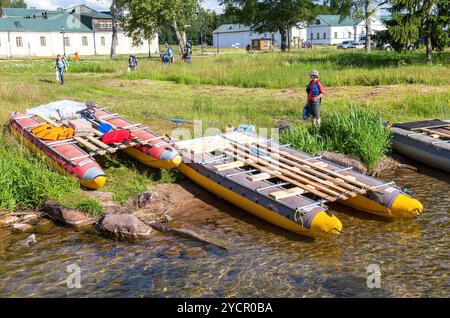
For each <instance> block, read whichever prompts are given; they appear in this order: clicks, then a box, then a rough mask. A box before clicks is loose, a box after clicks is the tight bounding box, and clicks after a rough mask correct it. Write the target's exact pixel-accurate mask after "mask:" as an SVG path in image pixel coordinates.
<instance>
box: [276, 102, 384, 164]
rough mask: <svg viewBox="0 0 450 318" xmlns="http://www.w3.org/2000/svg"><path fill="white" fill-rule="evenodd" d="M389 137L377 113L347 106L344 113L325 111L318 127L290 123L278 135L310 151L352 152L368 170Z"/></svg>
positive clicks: (349, 153) (284, 141)
mask: <svg viewBox="0 0 450 318" xmlns="http://www.w3.org/2000/svg"><path fill="white" fill-rule="evenodd" d="M390 137H391V136H390V133H389V131H388V130H385V129H384V125H383V118H382V117H381V116H380V115H379V114H377V113H374V112H371V111H367V110H365V109H362V108H355V107H350V109H349V111H348V112H346V113H336V112H333V113H329V114H327V115H326V116H324V118H323V120H322V125H321V126H320V127H314V126H305V125H301V126H295V127H292V128H291V129H289V130H288V131H287V132H286V133H283V134H281V138H280V139H281V141H282V143H289V144H292V146H293V147H295V148H297V149H300V150H302V151H304V152H307V153H310V154H313V155H316V154H317V153H318V152H320V151H324V150H326V151H337V152H341V153H345V154H348V155H352V156H354V157H356V158H358V159H360V160H361V161H362V162H363V163H364V164H365V165H366V166H367V167H368V169H369V170H372V169H373V168H374V167H375V165H376V163H377V162H378V160H380V158H381V157H382V156H383V155H384V154H386V153H387V152H388V151H389V150H390Z"/></svg>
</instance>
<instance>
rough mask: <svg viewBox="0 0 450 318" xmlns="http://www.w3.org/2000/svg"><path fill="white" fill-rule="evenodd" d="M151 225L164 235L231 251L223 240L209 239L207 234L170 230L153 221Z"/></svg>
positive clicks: (164, 225)
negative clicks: (167, 234)
mask: <svg viewBox="0 0 450 318" xmlns="http://www.w3.org/2000/svg"><path fill="white" fill-rule="evenodd" d="M149 225H150V226H151V227H153V228H154V229H156V230H158V231H160V232H163V233H169V234H173V235H176V236H179V237H182V238H186V239H189V240H194V241H198V242H201V243H205V244H211V245H214V246H217V247H219V248H221V249H223V250H230V247H229V246H228V244H227V243H225V242H222V241H221V240H218V239H216V238H212V237H209V236H207V235H205V234H200V233H197V232H195V231H192V230H188V229H179V228H169V227H168V226H167V225H166V224H163V223H160V222H157V221H151V222H149Z"/></svg>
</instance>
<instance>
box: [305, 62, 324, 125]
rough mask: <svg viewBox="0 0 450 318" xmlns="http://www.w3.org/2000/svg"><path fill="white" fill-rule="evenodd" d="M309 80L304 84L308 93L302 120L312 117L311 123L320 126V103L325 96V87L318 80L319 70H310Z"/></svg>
mask: <svg viewBox="0 0 450 318" xmlns="http://www.w3.org/2000/svg"><path fill="white" fill-rule="evenodd" d="M309 76H310V78H311V81H310V82H309V84H308V85H306V93H307V94H308V97H307V103H306V106H305V108H304V109H303V120H308V118H309V117H311V116H312V117H313V125H317V126H320V104H321V102H322V97H323V96H325V89H324V88H323V85H322V83H321V82H320V81H319V72H318V71H316V70H313V71H311V73H310V74H309Z"/></svg>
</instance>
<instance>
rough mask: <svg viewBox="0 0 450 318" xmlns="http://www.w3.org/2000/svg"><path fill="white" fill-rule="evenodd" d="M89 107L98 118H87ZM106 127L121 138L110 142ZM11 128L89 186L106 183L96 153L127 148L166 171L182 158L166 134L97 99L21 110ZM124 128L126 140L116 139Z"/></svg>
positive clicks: (38, 150)
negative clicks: (95, 101)
mask: <svg viewBox="0 0 450 318" xmlns="http://www.w3.org/2000/svg"><path fill="white" fill-rule="evenodd" d="M86 110H89V114H90V115H91V116H92V117H93V118H95V119H96V120H97V122H92V124H91V123H89V122H88V121H87V120H89V121H91V120H90V119H89V118H86V117H84V116H83V112H85V111H86ZM83 117H84V118H83ZM83 123H84V124H83ZM86 123H87V130H86V129H85V130H84V131H82V129H81V130H79V128H80V126H83V127H84V128H86V125H85V124H86ZM96 125H97V126H96ZM105 126H108V127H109V129H110V130H111V131H110V132H109V133H110V134H113V135H114V137H115V138H116V140H114V139H113V140H112V142H108V143H105V136H106V134H107V133H108V132H105V131H101V129H99V128H101V127H105ZM10 127H11V131H12V132H13V133H14V134H15V135H16V136H17V137H18V138H19V139H20V140H21V141H23V142H24V143H25V145H26V146H27V147H29V148H30V149H31V150H32V151H35V152H39V153H42V154H44V155H46V156H47V157H48V158H49V160H50V162H51V163H52V164H53V165H54V166H55V167H56V168H57V169H58V170H59V171H62V172H64V173H66V174H68V175H71V176H74V177H76V178H78V179H79V180H80V184H81V185H82V186H84V187H86V188H88V189H94V190H95V189H99V188H101V187H102V186H104V185H105V182H106V174H105V172H104V171H103V169H102V168H101V167H100V165H99V164H98V163H97V161H96V160H95V157H96V156H101V155H105V154H107V153H115V152H117V151H124V152H125V153H127V154H129V155H130V156H132V157H134V158H136V159H137V160H139V161H140V162H142V163H144V164H146V165H148V166H151V167H155V168H165V169H172V168H175V167H177V166H178V165H179V164H180V162H181V157H180V156H179V155H178V153H177V151H176V150H175V149H173V147H172V146H171V145H170V144H169V143H167V141H165V140H164V139H165V137H164V136H158V135H156V134H154V133H152V132H151V131H150V130H148V127H143V126H142V125H140V124H138V123H135V122H132V121H130V120H128V119H125V118H123V117H121V116H120V115H118V114H113V113H111V112H109V111H107V110H106V108H101V107H98V106H96V105H95V104H92V103H91V104H84V103H78V102H74V101H68V100H63V101H58V102H54V103H50V104H47V105H42V106H39V107H36V108H32V109H28V110H27V113H26V114H21V113H18V112H16V113H14V114H12V116H11V118H10ZM62 127H64V128H62ZM80 131H82V133H81V132H80ZM79 132H80V133H79ZM119 132H125V133H126V135H127V136H126V138H122V139H119V140H117V137H120V136H121V135H120V134H119ZM110 140H111V138H110Z"/></svg>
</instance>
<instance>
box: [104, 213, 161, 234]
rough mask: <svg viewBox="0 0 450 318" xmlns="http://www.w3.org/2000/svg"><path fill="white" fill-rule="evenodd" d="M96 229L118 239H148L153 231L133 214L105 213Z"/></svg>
mask: <svg viewBox="0 0 450 318" xmlns="http://www.w3.org/2000/svg"><path fill="white" fill-rule="evenodd" d="M96 228H97V229H98V230H99V231H101V232H103V233H107V234H109V235H113V236H115V237H118V238H131V239H139V238H149V237H150V236H151V235H152V233H153V232H154V230H153V229H152V228H151V227H150V226H148V225H147V224H145V223H144V222H142V221H141V220H139V219H138V218H137V217H136V216H134V215H133V214H113V213H107V214H105V215H104V216H103V218H102V219H100V220H99V221H98V222H97V224H96Z"/></svg>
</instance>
